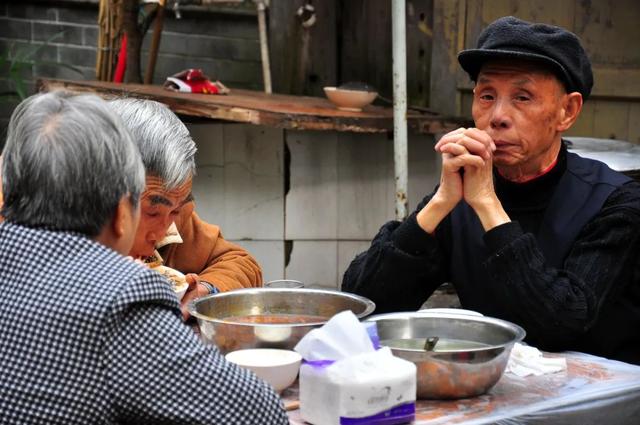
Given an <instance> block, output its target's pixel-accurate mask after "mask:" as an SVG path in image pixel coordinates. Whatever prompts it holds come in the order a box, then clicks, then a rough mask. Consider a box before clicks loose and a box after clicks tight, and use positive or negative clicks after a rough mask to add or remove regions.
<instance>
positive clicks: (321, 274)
mask: <svg viewBox="0 0 640 425" xmlns="http://www.w3.org/2000/svg"><path fill="white" fill-rule="evenodd" d="M190 130H191V132H192V135H193V137H194V139H195V140H196V143H197V144H198V156H197V164H198V175H197V177H196V179H195V180H194V195H195V196H196V200H197V209H198V212H199V214H200V215H201V216H202V217H203V218H204V219H205V220H207V221H210V222H213V223H216V224H218V225H220V226H221V228H222V231H223V234H224V235H225V237H226V238H227V239H230V240H234V241H236V242H237V243H239V244H240V245H242V246H244V247H245V248H247V249H248V250H249V251H250V252H252V254H254V256H255V257H256V258H257V259H258V261H259V262H260V263H261V265H262V267H263V274H264V277H265V280H273V279H279V278H284V277H287V278H291V279H297V280H301V281H304V282H305V283H306V284H307V285H310V286H323V287H330V288H339V285H340V282H341V280H342V275H343V274H344V271H345V270H346V268H347V267H348V265H349V263H350V262H351V260H352V259H353V258H354V257H355V255H356V254H357V253H359V252H361V251H362V250H364V249H366V248H367V247H368V246H369V242H370V240H371V238H372V237H373V236H374V235H375V234H376V232H377V231H378V228H379V227H380V226H381V225H382V224H383V223H384V222H385V221H387V220H391V219H393V218H394V215H395V213H394V208H395V204H394V198H395V195H394V191H395V187H394V168H393V140H391V139H390V138H389V137H387V135H385V134H357V133H338V132H322V131H315V132H311V131H283V130H279V129H274V128H269V127H261V126H254V125H248V124H247V125H245V124H217V123H216V124H210V123H207V124H195V125H190ZM285 143H286V145H287V147H288V149H289V152H290V167H289V173H290V174H289V175H290V180H289V183H290V187H289V191H288V193H286V194H285V169H284V167H285V158H284V157H285ZM409 157H410V164H409V208H410V210H413V209H414V208H415V205H416V204H417V202H419V201H420V200H421V199H422V197H423V196H424V195H426V194H427V193H430V192H431V190H432V189H433V187H434V186H435V184H436V183H437V181H438V164H437V160H436V155H435V154H434V152H433V142H432V139H431V138H430V137H428V136H411V137H410V140H409ZM285 240H287V241H289V245H288V246H290V247H291V252H290V256H289V258H287V253H286V252H285V251H286V249H285V246H286V244H285Z"/></svg>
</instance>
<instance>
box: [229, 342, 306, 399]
mask: <svg viewBox="0 0 640 425" xmlns="http://www.w3.org/2000/svg"><path fill="white" fill-rule="evenodd" d="M225 357H226V359H227V361H229V362H231V363H235V364H237V365H238V366H240V367H244V368H246V369H249V370H251V371H252V372H253V373H255V374H256V375H257V376H258V377H259V378H261V379H263V380H265V381H267V382H268V383H269V384H271V386H272V387H273V389H274V390H276V391H277V392H281V391H282V390H284V389H285V388H287V387H288V386H290V385H291V384H293V382H294V381H295V380H296V377H297V376H298V370H299V369H300V362H301V361H302V356H300V354H298V353H296V352H295V351H292V350H280V349H275V348H251V349H247V350H238V351H232V352H231V353H229V354H227V355H226V356H225Z"/></svg>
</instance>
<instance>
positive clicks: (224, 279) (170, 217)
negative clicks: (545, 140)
mask: <svg viewBox="0 0 640 425" xmlns="http://www.w3.org/2000/svg"><path fill="white" fill-rule="evenodd" d="M110 105H111V106H112V107H113V110H114V111H115V112H116V113H117V114H118V115H119V116H120V117H121V118H122V119H123V121H124V123H125V124H126V125H127V127H128V128H129V130H130V131H131V134H132V135H133V138H134V141H135V142H136V143H137V145H138V149H139V150H140V154H141V156H142V162H143V163H144V166H145V170H146V186H145V191H144V192H143V194H142V196H141V201H140V204H141V216H140V224H139V226H138V230H137V232H136V238H135V242H134V244H133V248H132V249H131V252H130V253H129V255H131V256H132V257H134V258H140V259H144V258H147V257H152V256H153V257H155V259H156V260H159V261H162V263H163V264H164V265H166V266H168V267H171V268H174V269H176V270H179V271H181V272H182V273H184V274H185V275H186V277H187V281H188V282H189V284H190V285H189V290H188V291H187V293H186V294H185V296H184V297H183V298H182V312H183V315H184V317H185V318H187V317H188V313H187V310H186V305H187V304H188V303H189V301H191V300H193V299H195V298H199V297H202V296H205V295H208V294H210V293H216V292H219V291H229V290H232V289H239V288H246V287H258V286H262V271H261V269H260V266H259V265H258V263H257V262H256V260H255V259H254V258H253V257H252V256H251V255H250V254H249V253H248V252H247V251H245V250H244V249H243V248H241V247H240V246H238V245H236V244H233V243H231V242H229V241H227V240H225V239H224V238H223V237H222V233H221V232H220V228H219V227H218V226H216V225H214V224H209V223H206V222H205V221H203V220H202V219H201V218H200V217H199V216H198V214H196V212H195V211H194V208H195V204H194V200H193V196H192V193H191V188H192V180H193V176H194V174H195V168H196V166H195V153H196V150H197V148H196V145H195V143H194V141H193V139H192V138H191V136H190V134H189V131H188V130H187V128H186V127H185V125H184V124H183V123H182V122H181V121H180V120H179V119H178V117H177V116H176V115H175V114H174V113H173V112H171V111H170V110H169V108H168V107H166V106H165V105H163V104H161V103H158V102H154V101H150V100H141V99H130V98H129V99H116V100H113V101H111V102H110Z"/></svg>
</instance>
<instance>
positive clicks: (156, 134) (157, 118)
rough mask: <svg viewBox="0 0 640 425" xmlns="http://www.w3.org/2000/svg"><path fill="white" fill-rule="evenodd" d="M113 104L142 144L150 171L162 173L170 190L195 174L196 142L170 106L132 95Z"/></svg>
mask: <svg viewBox="0 0 640 425" xmlns="http://www.w3.org/2000/svg"><path fill="white" fill-rule="evenodd" d="M110 105H111V106H112V108H113V110H114V111H115V112H116V113H117V114H118V115H119V116H120V117H121V118H122V120H123V121H124V123H125V124H126V125H127V127H128V128H129V131H130V132H131V135H132V136H133V139H134V142H135V143H136V144H137V145H138V149H139V150H140V155H141V157H142V162H143V163H144V167H145V170H146V173H147V175H152V176H155V177H159V178H160V179H161V180H162V181H163V182H164V185H165V186H166V188H167V189H169V190H172V189H175V188H178V187H180V186H182V185H184V184H185V183H186V182H187V181H188V180H190V179H191V178H193V176H194V175H195V170H196V162H195V154H196V150H197V149H196V144H195V143H194V141H193V139H192V138H191V135H190V134H189V130H188V129H187V127H186V126H185V125H184V124H183V123H182V121H180V119H179V118H178V117H177V116H176V115H175V114H174V113H173V112H171V110H170V109H169V108H168V107H167V106H165V105H163V104H162V103H159V102H155V101H152V100H143V99H132V98H127V99H116V100H113V101H111V102H110Z"/></svg>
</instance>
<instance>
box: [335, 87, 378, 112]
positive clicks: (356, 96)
mask: <svg viewBox="0 0 640 425" xmlns="http://www.w3.org/2000/svg"><path fill="white" fill-rule="evenodd" d="M324 93H325V94H326V95H327V98H328V99H329V101H331V103H333V104H334V105H336V107H337V108H338V109H340V110H342V111H352V112H360V111H362V108H364V107H365V106H367V105H369V104H370V103H371V102H373V101H374V100H375V99H376V97H378V92H375V91H366V90H348V89H341V88H338V87H325V88H324Z"/></svg>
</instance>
